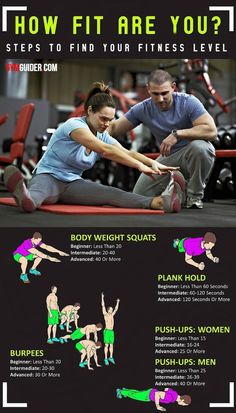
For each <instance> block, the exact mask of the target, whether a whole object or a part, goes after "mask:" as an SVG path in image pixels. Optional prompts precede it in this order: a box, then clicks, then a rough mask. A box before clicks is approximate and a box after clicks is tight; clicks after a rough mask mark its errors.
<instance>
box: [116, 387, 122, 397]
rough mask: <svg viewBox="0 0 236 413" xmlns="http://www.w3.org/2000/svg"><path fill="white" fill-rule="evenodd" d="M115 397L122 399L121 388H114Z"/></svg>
mask: <svg viewBox="0 0 236 413" xmlns="http://www.w3.org/2000/svg"><path fill="white" fill-rule="evenodd" d="M116 397H117V399H122V394H121V389H116Z"/></svg>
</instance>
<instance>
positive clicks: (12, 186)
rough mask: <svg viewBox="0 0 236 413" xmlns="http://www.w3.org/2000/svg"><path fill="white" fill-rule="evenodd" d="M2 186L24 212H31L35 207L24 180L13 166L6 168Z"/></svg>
mask: <svg viewBox="0 0 236 413" xmlns="http://www.w3.org/2000/svg"><path fill="white" fill-rule="evenodd" d="M4 184H5V186H6V187H7V190H8V191H9V192H11V193H12V195H13V197H14V198H15V201H16V203H17V205H18V206H19V207H20V208H21V209H23V211H25V212H33V211H34V210H35V209H36V205H35V203H34V201H33V200H32V198H31V196H30V193H29V191H28V189H27V188H26V186H25V183H24V178H23V176H22V174H21V172H20V170H19V169H18V168H16V167H15V166H14V165H10V166H7V167H6V169H5V172H4Z"/></svg>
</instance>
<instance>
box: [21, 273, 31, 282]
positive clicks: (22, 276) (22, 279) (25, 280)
mask: <svg viewBox="0 0 236 413" xmlns="http://www.w3.org/2000/svg"><path fill="white" fill-rule="evenodd" d="M20 279H21V281H23V283H24V284H29V283H30V280H29V278H28V275H27V274H21V275H20Z"/></svg>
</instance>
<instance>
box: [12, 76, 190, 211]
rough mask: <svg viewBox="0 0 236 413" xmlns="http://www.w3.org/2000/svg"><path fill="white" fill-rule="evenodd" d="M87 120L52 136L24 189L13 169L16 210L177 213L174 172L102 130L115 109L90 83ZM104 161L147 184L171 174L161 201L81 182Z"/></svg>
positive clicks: (104, 91) (180, 187)
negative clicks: (105, 208)
mask: <svg viewBox="0 0 236 413" xmlns="http://www.w3.org/2000/svg"><path fill="white" fill-rule="evenodd" d="M84 106H85V111H86V114H87V115H86V116H85V117H81V118H71V119H69V120H67V121H66V122H65V123H64V124H63V125H61V126H60V127H59V128H58V129H57V130H56V131H55V132H54V134H53V135H52V137H51V139H50V142H49V144H48V147H47V150H46V152H45V153H44V155H43V157H42V158H41V159H40V161H39V162H38V164H37V165H36V168H35V171H34V173H33V178H32V179H31V181H30V183H29V188H28V189H27V188H26V186H25V184H24V180H23V177H22V174H21V172H20V171H19V170H18V169H17V168H16V167H15V166H13V165H10V166H8V167H7V168H6V169H5V173H4V182H5V185H6V187H7V189H8V191H9V192H11V193H12V195H13V197H14V198H15V200H16V202H17V205H18V206H19V207H21V209H23V210H24V211H26V212H32V211H34V210H35V209H37V208H39V207H40V206H41V205H42V204H55V203H59V202H60V203H63V204H78V205H112V206H116V207H123V208H147V209H160V210H164V211H167V212H179V210H180V209H181V203H182V194H183V191H184V187H185V180H184V178H183V176H182V174H181V173H180V172H179V171H176V169H178V168H174V167H167V166H164V165H161V164H159V163H158V162H157V161H154V160H152V159H149V158H147V157H146V156H144V155H142V154H140V153H138V152H135V151H128V150H127V149H125V148H123V147H122V146H121V145H120V143H119V142H118V141H117V140H116V139H114V138H112V137H111V136H110V135H109V134H108V132H107V131H106V129H107V128H108V126H109V124H110V122H111V121H112V120H113V118H114V116H115V103H114V101H113V98H112V96H111V94H110V91H109V88H108V86H106V85H105V84H104V83H99V82H98V83H94V84H93V87H92V89H91V90H90V92H89V94H88V97H87V100H86V101H85V105H84ZM101 157H104V158H106V159H110V160H111V161H115V162H118V163H121V164H123V165H126V166H129V167H132V168H135V169H138V170H139V171H140V172H143V173H145V174H147V175H150V179H151V178H153V179H155V177H154V175H158V174H162V173H170V172H171V173H170V181H169V184H168V186H167V187H166V189H165V190H164V192H163V193H162V194H161V196H157V197H146V196H142V195H138V194H134V193H129V192H126V191H123V190H121V189H118V188H113V187H110V186H106V185H101V184H98V183H96V182H91V181H88V180H85V179H83V178H82V177H81V175H82V173H83V172H84V171H85V170H87V169H90V168H92V167H93V165H94V164H95V162H96V161H97V160H98V159H100V158H101Z"/></svg>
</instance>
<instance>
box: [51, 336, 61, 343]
mask: <svg viewBox="0 0 236 413" xmlns="http://www.w3.org/2000/svg"><path fill="white" fill-rule="evenodd" d="M52 341H53V343H59V342H60V340H59V338H57V337H54V338H52Z"/></svg>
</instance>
